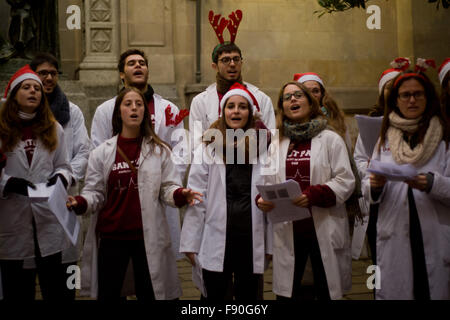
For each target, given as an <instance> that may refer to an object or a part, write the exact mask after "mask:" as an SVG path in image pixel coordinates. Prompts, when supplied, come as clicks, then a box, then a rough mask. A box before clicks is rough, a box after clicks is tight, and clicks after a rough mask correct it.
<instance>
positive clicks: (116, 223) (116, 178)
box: [96, 136, 143, 240]
mask: <svg viewBox="0 0 450 320" xmlns="http://www.w3.org/2000/svg"><path fill="white" fill-rule="evenodd" d="M141 141H142V140H141V138H135V139H126V138H123V137H121V136H119V138H118V139H117V145H118V147H120V149H122V151H123V153H125V155H126V156H127V157H128V159H129V160H130V161H131V163H132V164H133V165H134V166H135V167H136V169H137V168H138V160H139V155H140V151H141ZM96 231H97V233H98V234H99V235H100V237H101V238H109V239H116V240H140V239H143V230H142V215H141V205H140V200H139V189H138V176H137V172H136V173H133V171H132V170H131V168H129V166H128V163H127V162H126V161H125V159H123V158H122V156H121V155H120V154H119V152H116V159H115V161H114V164H113V167H112V170H111V172H110V174H109V179H108V194H107V200H106V204H105V206H104V207H103V209H102V210H101V211H100V213H99V216H98V220H97V228H96Z"/></svg>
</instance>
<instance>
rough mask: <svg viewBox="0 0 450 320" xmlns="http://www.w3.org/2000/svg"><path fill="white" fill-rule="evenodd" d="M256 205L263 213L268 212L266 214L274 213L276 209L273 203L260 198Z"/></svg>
mask: <svg viewBox="0 0 450 320" xmlns="http://www.w3.org/2000/svg"><path fill="white" fill-rule="evenodd" d="M256 205H257V206H258V208H259V209H260V210H261V211H262V212H266V213H267V212H270V211H272V210H273V209H274V208H275V205H274V204H273V202H270V201H266V200H264V199H263V198H259V199H258V202H257V203H256Z"/></svg>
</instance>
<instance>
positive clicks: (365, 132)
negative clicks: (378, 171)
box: [355, 114, 383, 157]
mask: <svg viewBox="0 0 450 320" xmlns="http://www.w3.org/2000/svg"><path fill="white" fill-rule="evenodd" d="M355 119H356V121H357V123H358V128H359V134H360V136H361V140H362V142H363V144H364V148H365V149H366V152H367V154H368V155H369V157H372V154H373V150H374V148H375V145H376V144H377V141H378V138H379V137H380V131H381V124H382V123H383V117H369V116H363V115H359V114H358V115H356V116H355Z"/></svg>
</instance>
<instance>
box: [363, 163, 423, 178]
mask: <svg viewBox="0 0 450 320" xmlns="http://www.w3.org/2000/svg"><path fill="white" fill-rule="evenodd" d="M367 171H369V172H371V173H375V174H378V175H381V176H385V177H386V179H388V180H391V181H405V180H409V179H411V178H413V177H415V176H417V175H418V172H417V169H416V168H415V167H413V166H412V165H410V164H401V165H400V164H396V163H388V162H381V161H378V160H372V161H370V164H369V167H368V168H367Z"/></svg>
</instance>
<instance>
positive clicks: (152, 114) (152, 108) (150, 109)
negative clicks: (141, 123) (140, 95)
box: [147, 97, 156, 128]
mask: <svg viewBox="0 0 450 320" xmlns="http://www.w3.org/2000/svg"><path fill="white" fill-rule="evenodd" d="M147 108H148V112H149V113H150V120H151V121H152V126H153V128H155V123H156V118H155V100H154V99H153V97H152V98H151V99H150V101H149V102H148V104H147Z"/></svg>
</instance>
